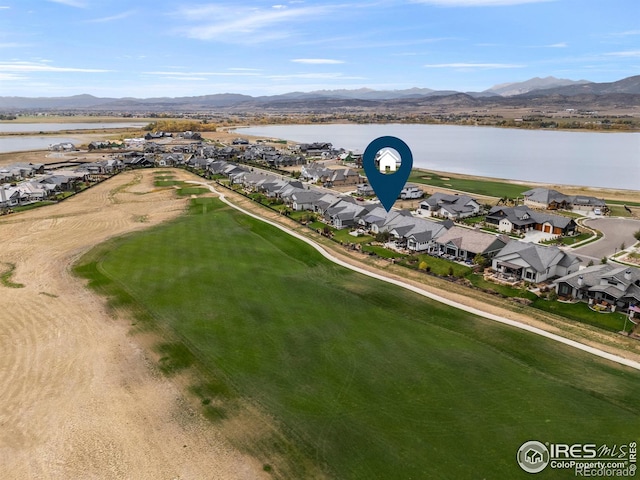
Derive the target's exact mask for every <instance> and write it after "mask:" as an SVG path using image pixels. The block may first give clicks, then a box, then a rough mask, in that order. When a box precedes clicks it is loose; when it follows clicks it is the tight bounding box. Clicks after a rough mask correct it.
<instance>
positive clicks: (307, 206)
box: [289, 189, 322, 212]
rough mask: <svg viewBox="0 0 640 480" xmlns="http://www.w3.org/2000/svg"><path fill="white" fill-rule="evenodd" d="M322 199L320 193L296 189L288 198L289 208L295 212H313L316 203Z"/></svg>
mask: <svg viewBox="0 0 640 480" xmlns="http://www.w3.org/2000/svg"><path fill="white" fill-rule="evenodd" d="M320 197H322V193H320V192H316V191H314V190H303V189H297V190H296V191H295V192H293V193H292V194H291V195H290V196H289V201H290V202H291V208H292V209H293V210H295V211H297V212H299V211H301V210H313V206H314V204H315V202H316V201H318V200H319V199H320Z"/></svg>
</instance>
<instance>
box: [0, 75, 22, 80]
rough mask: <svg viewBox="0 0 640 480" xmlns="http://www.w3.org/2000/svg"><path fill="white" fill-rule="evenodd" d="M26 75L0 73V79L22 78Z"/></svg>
mask: <svg viewBox="0 0 640 480" xmlns="http://www.w3.org/2000/svg"><path fill="white" fill-rule="evenodd" d="M25 78H26V77H24V76H22V75H16V74H15V73H0V80H24V79H25Z"/></svg>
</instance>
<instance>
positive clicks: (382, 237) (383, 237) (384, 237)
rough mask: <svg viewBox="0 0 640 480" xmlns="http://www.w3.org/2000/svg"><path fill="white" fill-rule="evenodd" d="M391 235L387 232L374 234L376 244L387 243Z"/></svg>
mask: <svg viewBox="0 0 640 480" xmlns="http://www.w3.org/2000/svg"><path fill="white" fill-rule="evenodd" d="M389 238H391V234H390V233H389V232H387V231H384V232H378V233H376V242H380V243H385V242H388V241H389Z"/></svg>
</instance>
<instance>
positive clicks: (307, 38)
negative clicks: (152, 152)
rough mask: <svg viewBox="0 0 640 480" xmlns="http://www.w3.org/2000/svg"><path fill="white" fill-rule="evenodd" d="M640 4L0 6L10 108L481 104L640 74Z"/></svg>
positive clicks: (74, 0)
mask: <svg viewBox="0 0 640 480" xmlns="http://www.w3.org/2000/svg"><path fill="white" fill-rule="evenodd" d="M638 19H640V1H638V0H609V1H604V0H543V1H540V0H405V1H402V0H379V1H376V0H372V1H364V2H351V1H349V0H345V1H336V2H332V1H329V2H317V1H313V0H289V1H285V0H274V1H270V2H269V1H250V0H238V1H235V2H233V1H229V2H226V1H222V2H207V1H198V0H193V1H192V0H153V1H147V0H139V1H137V2H131V1H129V0H127V1H123V0H0V95H1V96H10V95H20V96H32V97H37V96H59V95H60V96H62V95H74V94H81V93H89V94H92V95H97V96H114V97H125V96H135V97H144V98H146V97H155V96H185V95H204V94H214V93H225V92H233V93H244V94H249V95H272V94H278V93H285V92H290V91H312V90H319V89H339V88H349V89H353V88H361V87H367V88H373V89H404V88H411V87H422V88H433V89H438V90H443V89H452V90H461V91H471V90H473V91H481V90H485V89H487V88H489V87H491V86H492V85H494V84H498V83H503V82H512V81H522V80H526V79H529V78H531V77H535V76H540V77H543V76H548V75H553V76H556V77H562V78H570V79H573V80H579V79H587V80H591V81H598V82H603V81H615V80H619V79H621V78H624V77H628V76H631V75H637V74H639V73H640V21H639V20H638Z"/></svg>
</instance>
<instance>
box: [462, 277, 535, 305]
mask: <svg viewBox="0 0 640 480" xmlns="http://www.w3.org/2000/svg"><path fill="white" fill-rule="evenodd" d="M467 278H468V279H469V281H470V282H471V283H473V285H474V286H475V287H478V288H480V289H483V290H492V291H494V292H498V293H500V294H501V295H504V296H505V297H520V298H527V299H529V300H535V299H536V298H538V297H537V295H536V294H535V293H531V292H529V291H528V290H523V289H520V288H513V287H510V286H509V285H500V284H499V283H493V282H489V281H487V280H485V279H484V277H483V276H482V275H478V274H474V275H469V276H468V277H467Z"/></svg>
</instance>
